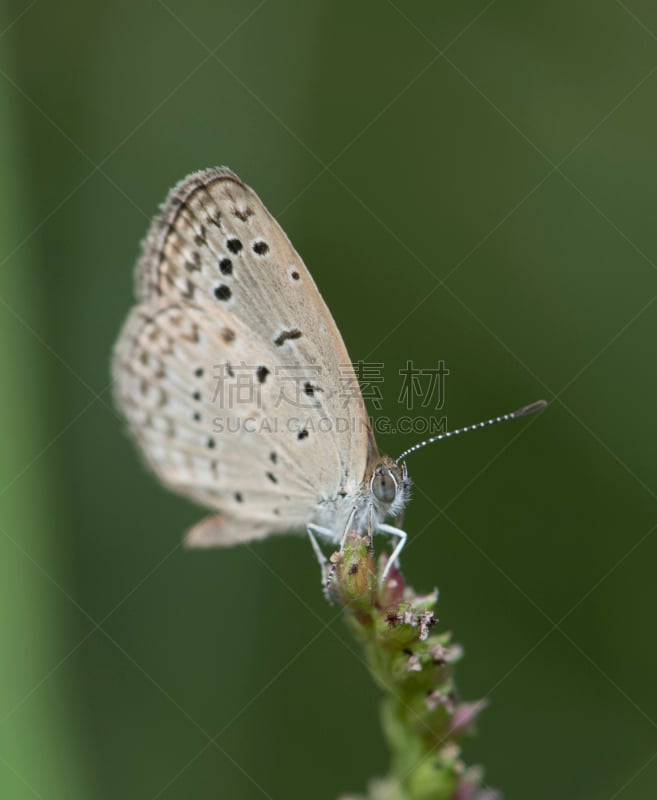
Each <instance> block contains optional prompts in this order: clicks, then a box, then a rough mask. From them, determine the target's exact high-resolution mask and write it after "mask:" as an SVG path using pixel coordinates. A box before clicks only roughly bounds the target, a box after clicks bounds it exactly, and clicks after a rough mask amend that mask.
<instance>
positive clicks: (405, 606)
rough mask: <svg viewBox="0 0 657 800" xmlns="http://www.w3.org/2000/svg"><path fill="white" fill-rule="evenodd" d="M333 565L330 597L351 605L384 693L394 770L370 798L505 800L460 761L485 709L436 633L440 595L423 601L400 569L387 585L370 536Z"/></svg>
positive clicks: (457, 653)
mask: <svg viewBox="0 0 657 800" xmlns="http://www.w3.org/2000/svg"><path fill="white" fill-rule="evenodd" d="M331 562H332V564H333V569H332V575H331V581H330V584H329V590H328V591H329V597H330V599H331V600H332V601H334V602H337V603H340V604H341V605H342V606H343V607H344V609H345V616H346V620H347V625H348V627H349V628H350V630H351V632H352V633H353V635H354V636H355V638H356V639H357V641H358V642H359V643H360V645H361V647H362V648H363V653H364V655H365V658H366V660H367V664H368V666H369V669H370V672H371V674H372V677H373V679H374V682H375V683H376V685H377V687H378V688H379V689H380V691H381V692H382V700H381V722H382V727H383V733H384V736H385V738H386V740H387V743H388V747H389V749H390V754H391V761H390V770H389V773H388V776H387V777H386V778H383V779H381V778H378V779H373V780H372V781H371V782H370V786H369V794H368V795H367V798H368V800H494V798H498V797H499V795H498V794H497V793H496V792H493V791H492V790H490V789H488V788H483V784H482V776H483V772H482V770H481V769H480V768H479V767H466V766H465V764H464V763H463V761H462V760H461V757H460V754H461V741H462V739H463V738H464V736H466V735H468V734H471V733H472V732H473V728H474V720H475V717H476V716H477V713H478V712H479V711H480V710H481V709H482V708H483V707H484V706H485V703H484V702H478V703H465V702H462V701H461V700H460V699H459V697H458V693H457V690H456V687H455V684H454V679H453V672H454V665H455V664H456V662H457V661H458V660H459V659H460V658H461V656H462V649H461V647H460V646H459V645H458V644H453V643H452V642H451V634H450V633H448V632H443V633H432V629H433V628H434V626H435V625H436V623H437V620H436V617H435V615H434V607H435V605H436V603H437V601H438V592H437V591H433V592H432V593H431V594H428V595H418V594H417V593H416V592H415V591H414V590H413V589H412V588H411V587H409V586H408V585H406V584H405V582H404V579H403V576H402V574H401V572H400V571H399V569H398V568H397V567H393V568H392V569H391V570H390V573H389V575H388V577H387V579H386V582H385V585H381V583H380V576H381V575H382V573H383V569H384V567H385V564H386V556H385V555H383V556H381V558H380V559H379V562H378V564H377V563H376V562H375V560H374V557H373V554H372V550H371V546H370V539H369V537H366V536H359V535H357V534H353V535H351V536H350V537H348V539H347V542H346V545H345V548H344V550H343V551H341V552H340V551H338V552H336V553H334V554H333V555H332V557H331ZM343 800H347V798H343ZM353 800H355V798H354V799H353ZM359 800H364V798H359Z"/></svg>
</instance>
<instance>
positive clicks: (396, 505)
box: [369, 457, 411, 517]
mask: <svg viewBox="0 0 657 800" xmlns="http://www.w3.org/2000/svg"><path fill="white" fill-rule="evenodd" d="M369 488H370V495H371V499H372V503H373V505H374V507H375V508H376V510H377V511H378V512H379V513H380V514H381V516H383V517H387V516H397V515H398V514H400V513H401V511H402V510H403V508H404V506H405V505H406V503H407V502H408V499H409V497H410V493H411V479H410V478H409V477H408V470H407V469H406V464H405V463H402V464H398V463H397V462H395V461H393V460H392V459H391V458H388V457H383V458H381V459H380V460H379V461H378V462H377V463H376V464H375V465H374V468H373V469H372V474H371V477H370V485H369Z"/></svg>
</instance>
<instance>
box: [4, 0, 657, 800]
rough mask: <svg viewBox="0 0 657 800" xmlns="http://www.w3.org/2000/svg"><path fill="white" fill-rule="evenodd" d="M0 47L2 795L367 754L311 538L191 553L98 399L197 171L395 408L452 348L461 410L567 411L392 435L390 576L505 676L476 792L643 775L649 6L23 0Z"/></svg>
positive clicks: (651, 76)
mask: <svg viewBox="0 0 657 800" xmlns="http://www.w3.org/2000/svg"><path fill="white" fill-rule="evenodd" d="M0 37H1V38H0V104H1V105H0V114H1V119H2V125H1V126H0V147H1V148H2V150H1V156H0V163H2V175H3V177H2V191H1V193H0V202H1V203H2V213H1V214H0V250H1V252H0V267H1V269H0V352H1V358H2V362H1V363H2V410H3V413H2V415H1V416H0V437H1V438H0V441H1V449H0V534H1V535H0V620H1V622H0V637H1V647H2V650H1V653H2V678H1V681H0V797H2V798H3V800H4V798H11V800H13V799H14V798H16V799H18V798H20V799H21V800H22V798H34V797H39V798H44V800H45V799H46V798H48V799H49V800H55V798H57V799H58V798H67V800H75V799H76V798H99V799H101V800H105V798H108V799H109V798H112V799H114V798H131V799H132V798H140V799H141V798H146V799H147V800H156V798H165V799H166V800H169V798H187V797H196V798H214V797H238V798H244V800H251V798H253V800H257V799H259V798H263V797H265V798H267V797H269V798H283V797H285V798H307V797H309V796H312V797H314V798H317V799H318V800H322V799H324V798H326V799H328V798H335V797H337V795H338V794H339V793H340V792H342V791H346V790H352V791H356V790H363V789H364V787H365V784H366V781H367V779H368V778H369V777H370V776H372V775H374V774H381V773H382V772H384V771H385V768H386V764H387V753H386V751H385V747H384V745H383V742H382V739H381V735H380V732H379V727H378V723H377V694H376V691H375V689H374V687H373V685H372V683H371V681H370V679H369V677H368V675H367V674H366V673H365V671H364V668H363V666H362V664H361V663H360V662H359V660H358V659H357V658H355V656H354V653H353V651H352V644H351V642H349V640H348V638H347V633H346V630H345V629H344V627H343V625H342V623H341V620H340V619H339V616H338V617H337V618H336V609H331V608H329V607H327V606H326V604H325V603H324V600H323V598H322V595H321V592H320V589H319V586H318V571H317V567H316V564H315V563H314V560H313V556H312V554H311V551H310V548H309V547H308V545H307V543H306V542H305V541H302V540H298V539H295V538H283V539H281V540H277V541H266V542H263V543H260V544H258V545H257V546H254V547H253V548H252V550H249V549H246V548H243V549H233V550H229V551H225V552H218V551H212V552H204V553H203V552H202V553H188V552H185V551H184V550H183V549H182V548H181V547H180V546H179V544H180V541H181V535H182V532H183V531H184V530H185V529H186V528H187V527H188V526H189V525H190V524H192V523H194V522H195V521H197V520H198V519H199V518H200V516H201V514H202V512H200V511H199V510H198V509H196V508H194V507H192V506H191V505H190V504H188V503H187V502H185V501H184V500H182V499H180V498H178V497H175V496H173V495H171V494H168V493H167V492H165V491H164V490H163V489H161V488H160V487H159V485H158V484H157V483H156V481H155V480H154V479H153V478H152V477H151V476H149V475H148V474H147V473H146V472H145V471H144V470H143V469H142V467H141V465H140V462H139V459H138V458H137V457H136V453H135V451H134V448H133V447H132V445H131V443H130V441H129V440H128V439H127V437H126V436H125V435H124V432H123V428H122V424H121V422H120V420H119V419H118V418H117V415H116V414H115V413H114V411H113V408H112V403H111V389H110V387H109V385H108V384H109V357H110V351H111V347H112V344H113V342H114V339H115V337H116V335H117V333H118V330H119V327H120V325H121V323H122V320H123V318H124V315H125V314H126V313H127V311H128V308H129V307H130V305H131V303H132V265H133V263H134V261H135V258H136V256H137V252H138V243H139V241H140V239H141V237H142V236H143V235H144V233H145V231H146V228H147V225H148V219H149V217H150V215H152V214H153V213H154V212H155V210H156V208H157V205H158V203H160V202H161V200H162V199H163V198H164V196H165V193H166V191H167V189H168V188H169V187H170V186H171V185H172V184H173V183H174V182H175V181H177V180H178V179H179V178H181V177H182V176H184V175H185V174H186V173H188V172H190V171H192V170H194V169H198V168H202V167H205V166H210V165H215V164H227V165H229V166H230V167H232V169H234V170H235V171H236V172H237V173H238V174H239V175H240V176H241V177H242V178H243V179H244V180H245V181H246V182H247V183H249V184H250V185H252V186H253V187H254V188H255V189H256V191H257V192H258V193H259V194H260V195H261V197H262V198H263V200H264V202H265V203H266V204H267V206H268V207H269V208H270V210H271V211H272V213H274V214H275V215H276V216H277V217H278V218H279V219H280V221H281V223H282V225H283V226H284V228H285V230H286V231H287V233H288V234H289V235H290V237H291V239H292V241H293V242H294V243H295V245H296V247H297V248H298V250H299V251H300V253H301V254H302V256H303V257H304V259H305V261H306V263H307V264H308V266H309V268H310V269H311V271H312V273H313V275H314V277H315V279H316V281H317V283H318V285H319V287H320V289H321V290H322V292H323V294H324V297H325V299H326V301H327V303H328V305H329V306H330V308H331V310H332V312H333V314H334V316H335V318H336V321H337V322H338V325H339V327H340V330H341V331H342V333H343V335H344V339H345V341H346V344H347V347H348V349H349V352H350V355H351V357H352V359H353V360H357V359H361V358H362V359H364V360H369V361H382V362H384V363H385V376H386V377H385V388H384V396H385V405H384V410H383V413H386V414H389V415H390V416H393V417H394V416H395V415H398V414H399V413H401V408H400V406H399V404H398V402H397V396H398V392H399V388H400V382H401V379H400V377H399V374H398V371H399V369H400V368H402V367H403V366H404V365H405V362H406V360H407V359H413V360H414V361H415V363H416V364H417V365H419V366H422V367H431V366H433V365H435V363H436V361H437V360H438V359H440V358H442V359H444V360H445V362H446V364H447V366H448V368H449V369H450V376H449V378H448V381H447V387H446V401H447V402H446V407H445V409H444V413H445V414H446V415H447V418H448V421H449V424H450V426H452V427H454V426H458V425H461V424H466V423H469V422H473V421H476V420H478V419H482V418H485V417H487V416H490V415H493V414H498V413H502V412H504V411H508V410H511V409H513V408H516V407H518V406H519V405H523V404H524V403H527V402H530V401H532V400H534V399H537V398H539V397H545V398H546V399H549V400H551V401H552V402H551V405H550V407H549V408H548V410H547V411H545V412H544V413H543V414H541V415H539V416H537V417H533V418H531V419H528V420H522V421H520V422H517V423H512V424H509V425H507V426H500V427H498V428H496V429H491V430H488V431H484V432H481V433H478V434H477V435H476V436H475V435H473V436H468V437H464V438H463V439H461V440H457V441H452V442H448V443H444V444H441V445H438V446H435V447H433V448H427V449H426V450H423V451H422V452H421V453H418V454H417V455H415V456H413V458H412V460H410V462H409V466H410V469H411V474H412V477H413V478H414V481H415V484H416V489H415V493H414V500H413V502H412V503H411V505H410V507H409V510H408V512H407V516H406V520H405V527H406V529H407V530H408V531H409V537H410V542H409V546H408V547H407V550H406V551H405V555H404V562H403V563H404V568H405V572H406V575H407V577H408V578H409V580H410V581H411V582H412V583H413V584H414V585H415V586H416V587H417V588H418V589H420V588H424V589H427V590H428V589H431V588H432V587H433V586H434V585H435V584H437V585H438V586H439V587H440V590H441V601H440V604H439V615H440V618H441V626H442V627H443V628H446V629H451V630H453V631H454V633H455V636H456V638H457V640H459V641H461V642H462V643H463V644H464V646H465V649H466V658H465V660H464V661H463V663H462V664H461V665H460V667H459V671H458V677H459V685H460V687H461V691H462V693H463V694H464V696H465V697H467V698H473V699H474V698H478V697H484V696H487V697H489V698H490V701H491V706H490V708H489V710H487V711H486V713H485V714H484V715H483V716H482V719H481V725H480V735H479V736H478V738H477V739H476V740H474V741H472V742H471V743H470V744H468V746H467V747H466V751H465V755H466V757H467V760H468V761H469V762H475V761H480V762H481V763H483V764H484V765H485V766H486V768H487V781H488V783H489V784H490V785H493V786H498V787H500V788H502V789H503V790H504V792H505V795H506V797H507V798H529V797H531V798H533V800H544V799H545V800H546V799H547V798H555V797H560V798H568V799H569V800H570V799H571V798H572V799H573V800H574V799H575V798H577V800H588V798H591V799H592V798H603V799H604V798H608V800H613V799H614V798H621V799H622V800H633V799H634V800H637V799H639V798H648V797H654V796H655V794H656V792H657V730H656V729H657V682H656V681H655V673H656V666H657V642H656V641H655V603H656V600H657V588H656V581H655V563H656V559H657V535H655V532H654V529H655V525H656V523H657V479H656V475H657V447H655V431H656V427H657V426H656V424H655V411H654V398H655V395H656V393H657V378H656V369H655V356H654V353H655V341H656V340H657V303H655V300H656V299H657V225H656V224H655V208H657V103H656V99H657V98H656V93H657V8H656V7H655V5H654V3H650V2H648V1H647V0H623V2H616V0H596V2H594V1H593V0H583V1H582V2H578V3H572V2H570V0H554V2H551V3H540V4H535V3H526V2H520V0H513V1H512V0H496V1H495V0H494V1H493V2H484V1H483V0H459V2H414V3H408V2H398V3H397V2H396V4H394V5H393V4H392V3H387V2H373V0H366V2H360V3H347V2H344V1H342V0H341V1H340V2H331V3H329V2H314V1H312V0H311V1H310V2H305V3H297V2H278V1H277V0H268V1H267V0H264V1H263V2H259V3H256V2H252V1H251V0H249V1H248V2H236V1H234V2H221V3H209V2H201V0H189V1H188V2H186V3H183V2H182V1H181V0H162V1H161V2H158V0H153V1H152V2H141V3H134V2H126V0H123V1H122V2H115V3H111V4H110V3H85V2H81V1H80V0H69V2H66V3H62V2H44V1H43V0H37V2H33V3H31V4H30V3H29V2H27V0H26V1H25V2H22V1H21V2H18V0H11V2H9V3H5V4H4V9H3V12H2V21H1V25H0ZM422 413H425V412H422ZM412 443H413V442H412V441H409V437H407V436H401V435H389V436H385V437H383V436H382V437H379V444H380V447H381V449H382V450H383V451H385V452H390V453H391V454H393V455H394V454H396V453H398V452H400V450H402V449H403V448H405V447H406V446H408V445H409V444H412ZM441 512H442V513H441ZM215 735H216V739H215V743H214V744H211V743H210V741H209V739H210V738H211V737H214V736H215Z"/></svg>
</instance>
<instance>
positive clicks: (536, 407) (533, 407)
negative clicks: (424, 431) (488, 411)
mask: <svg viewBox="0 0 657 800" xmlns="http://www.w3.org/2000/svg"><path fill="white" fill-rule="evenodd" d="M546 405H547V401H545V400H537V401H536V402H535V403H531V404H530V405H528V406H524V407H523V408H519V409H518V410H517V411H512V412H511V413H510V414H502V416H501V417H493V418H492V419H487V420H484V421H483V422H477V423H476V424H475V425H466V426H465V428H456V430H453V431H447V432H446V433H439V434H438V436H432V437H431V438H430V439H425V440H424V441H423V442H418V443H417V444H414V445H413V447H409V448H408V450H404V452H403V453H402V454H401V455H400V456H399V457H398V458H397V459H396V461H395V463H396V464H399V462H400V461H402V459H404V458H406V456H408V455H410V454H411V453H414V452H415V451H416V450H419V449H420V448H422V447H426V445H428V444H433V443H434V442H439V441H440V440H441V439H449V438H451V437H452V436H458V435H459V434H460V433H468V431H474V430H476V429H477V428H486V427H487V426H488V425H495V424H496V423H498V422H507V421H508V420H510V419H517V418H518V417H526V416H527V415H528V414H533V413H534V412H535V411H540V410H541V409H542V408H545V406H546Z"/></svg>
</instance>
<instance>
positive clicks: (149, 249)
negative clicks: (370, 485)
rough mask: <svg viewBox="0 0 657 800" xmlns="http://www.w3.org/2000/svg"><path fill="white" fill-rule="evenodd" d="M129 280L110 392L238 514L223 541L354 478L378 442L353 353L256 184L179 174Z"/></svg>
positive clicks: (289, 514) (312, 504)
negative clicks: (129, 304) (132, 293)
mask: <svg viewBox="0 0 657 800" xmlns="http://www.w3.org/2000/svg"><path fill="white" fill-rule="evenodd" d="M136 277H137V295H138V299H139V304H138V305H137V306H136V307H135V308H134V309H133V310H132V312H131V314H130V316H129V317H128V320H127V322H126V324H125V326H124V329H123V331H122V333H121V336H120V338H119V341H118V343H117V346H116V348H115V355H114V365H113V372H114V378H115V382H116V396H117V401H118V403H119V405H120V406H121V408H122V409H123V411H124V413H125V415H126V417H127V419H128V423H129V426H130V429H131V431H132V433H133V435H134V437H135V438H136V440H137V442H138V443H139V446H140V448H141V450H142V452H143V454H144V456H145V458H146V460H147V461H148V463H149V464H150V466H151V467H152V468H153V470H154V471H155V472H156V473H157V474H158V476H159V477H160V478H161V479H162V481H163V482H164V483H165V484H166V485H167V486H169V487H170V488H172V489H174V490H175V491H178V492H180V493H182V494H185V495H187V496H189V497H191V498H192V499H194V500H196V501H197V502H199V503H201V504H202V505H205V506H208V507H211V508H213V509H217V510H219V511H221V512H222V514H223V515H224V518H225V519H228V520H229V521H230V523H231V524H229V525H226V524H224V525H222V526H220V531H221V533H220V535H219V536H218V537H215V538H218V539H219V540H221V537H222V536H223V537H224V539H225V538H226V536H227V535H228V534H227V533H226V532H227V531H228V532H229V533H230V537H229V538H231V539H232V540H240V539H244V538H256V537H259V536H261V535H263V531H265V530H268V531H271V532H274V531H283V530H289V529H293V528H301V527H302V526H303V525H304V524H305V523H306V522H308V521H309V520H310V519H312V517H313V514H314V512H315V510H316V508H317V507H318V506H322V505H323V506H326V505H327V504H330V503H331V502H335V501H336V499H337V498H338V497H339V496H340V494H341V493H343V492H349V491H352V490H353V489H354V488H355V487H356V486H358V485H359V484H360V482H361V481H362V478H363V475H364V473H365V469H366V465H367V462H368V457H369V456H370V455H371V453H372V452H373V451H374V450H375V444H374V440H373V437H372V434H371V429H370V427H369V422H368V418H367V414H366V410H365V407H364V403H363V400H362V397H361V394H360V391H359V390H358V386H357V382H356V378H355V375H354V373H353V369H352V368H351V365H350V360H349V357H348V355H347V351H346V349H345V347H344V344H343V342H342V338H341V336H340V334H339V332H338V330H337V327H336V325H335V322H334V321H333V319H332V317H331V314H330V312H329V310H328V308H327V307H326V304H325V303H324V301H323V300H322V298H321V296H320V294H319V292H318V290H317V287H316V286H315V283H314V281H313V280H312V278H311V276H310V274H309V272H308V270H307V269H306V267H305V266H304V264H303V262H302V261H301V259H300V257H299V256H298V254H297V253H296V251H295V250H294V248H293V247H292V245H291V244H290V242H289V240H288V239H287V237H286V236H285V234H284V233H283V231H282V230H281V228H280V227H279V225H278V224H277V223H276V221H275V220H274V219H273V217H272V216H271V215H270V214H269V212H268V211H267V210H266V209H265V207H264V206H263V204H262V203H261V201H260V199H259V198H258V197H257V195H256V194H255V193H254V192H253V191H252V190H251V189H249V188H248V187H247V186H245V185H244V184H243V183H242V182H241V181H240V180H239V178H237V177H236V176H235V175H234V174H233V173H231V172H230V171H229V170H226V169H212V170H207V171H205V172H202V173H195V174H193V175H191V176H189V177H188V178H186V179H185V180H184V181H182V182H181V183H180V184H179V185H178V186H176V187H175V188H174V189H173V190H172V192H171V193H170V195H169V197H168V199H167V201H166V202H165V204H164V206H163V208H162V213H161V214H160V215H159V216H158V217H157V218H156V219H155V220H154V222H153V224H152V226H151V230H150V232H149V234H148V236H147V238H146V241H145V243H144V248H143V255H142V258H141V260H140V262H139V264H138V267H137V276H136ZM204 530H205V531H206V532H207V530H208V529H207V528H206V529H204ZM249 531H251V534H249ZM210 538H212V537H210ZM207 541H208V537H207V535H206V536H205V539H204V542H205V543H207Z"/></svg>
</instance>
